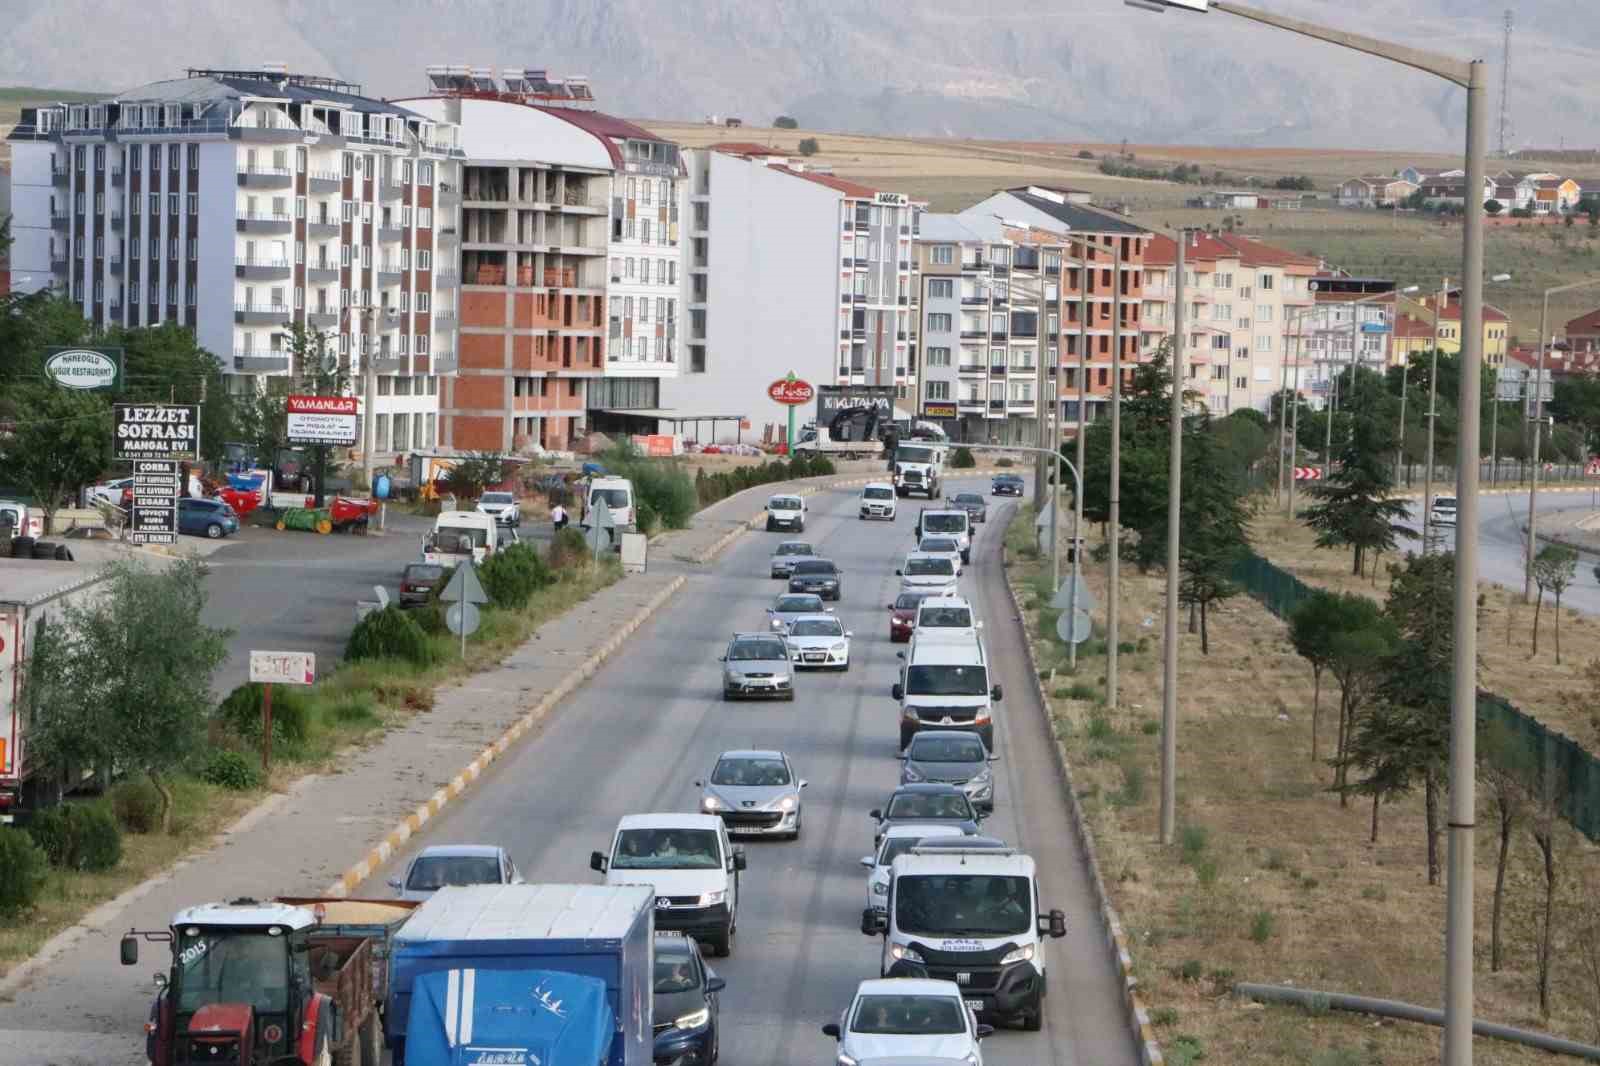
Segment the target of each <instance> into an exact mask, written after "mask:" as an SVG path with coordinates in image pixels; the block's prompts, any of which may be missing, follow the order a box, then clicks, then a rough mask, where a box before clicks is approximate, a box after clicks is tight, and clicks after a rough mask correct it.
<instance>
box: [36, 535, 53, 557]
mask: <svg viewBox="0 0 1600 1066" xmlns="http://www.w3.org/2000/svg"><path fill="white" fill-rule="evenodd" d="M33 557H34V558H35V559H54V558H55V557H56V545H55V542H54V541H49V540H35V541H34V542H33Z"/></svg>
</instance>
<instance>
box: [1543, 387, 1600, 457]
mask: <svg viewBox="0 0 1600 1066" xmlns="http://www.w3.org/2000/svg"><path fill="white" fill-rule="evenodd" d="M1545 409H1546V410H1547V411H1549V412H1550V416H1551V417H1552V418H1554V419H1555V420H1556V421H1557V422H1559V423H1561V424H1563V425H1568V426H1573V427H1575V428H1577V429H1579V430H1580V431H1581V432H1582V433H1583V435H1584V440H1585V441H1586V442H1587V443H1588V445H1589V447H1590V449H1591V450H1594V449H1595V447H1596V445H1597V444H1600V378H1597V377H1595V376H1593V375H1591V374H1566V375H1563V376H1562V377H1561V378H1560V379H1558V380H1557V381H1556V384H1555V390H1554V394H1553V395H1552V396H1551V398H1550V402H1549V404H1547V405H1546V408H1545Z"/></svg>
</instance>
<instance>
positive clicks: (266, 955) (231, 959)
mask: <svg viewBox="0 0 1600 1066" xmlns="http://www.w3.org/2000/svg"><path fill="white" fill-rule="evenodd" d="M175 946H176V949H177V957H178V988H177V993H178V994H177V1010H178V1011H179V1012H180V1013H189V1012H192V1011H196V1010H199V1009H200V1008H201V1007H204V1006H207V1005H208V1004H212V1003H248V1004H250V1005H251V1006H252V1007H254V1008H255V1010H256V1013H257V1014H282V1013H284V1012H285V1011H287V1010H288V1009H289V944H288V938H287V937H283V936H263V935H262V934H261V933H259V932H252V933H232V934H230V933H227V932H223V931H221V930H216V929H183V930H180V931H179V934H178V943H177V944H176V945H175Z"/></svg>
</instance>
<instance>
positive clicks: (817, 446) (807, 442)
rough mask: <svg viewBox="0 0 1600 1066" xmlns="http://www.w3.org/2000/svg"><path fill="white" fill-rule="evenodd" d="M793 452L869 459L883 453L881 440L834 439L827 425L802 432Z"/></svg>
mask: <svg viewBox="0 0 1600 1066" xmlns="http://www.w3.org/2000/svg"><path fill="white" fill-rule="evenodd" d="M794 450H795V452H796V453H797V454H798V453H802V452H803V453H806V454H817V453H821V454H822V455H845V456H859V457H861V458H868V459H870V458H871V457H872V456H874V455H882V454H883V442H882V441H880V440H871V439H869V440H834V439H833V436H832V434H831V433H830V432H829V431H828V427H827V426H823V427H822V428H821V429H818V430H816V431H815V432H814V433H810V434H803V435H802V436H801V437H800V439H799V440H798V441H796V442H795V446H794Z"/></svg>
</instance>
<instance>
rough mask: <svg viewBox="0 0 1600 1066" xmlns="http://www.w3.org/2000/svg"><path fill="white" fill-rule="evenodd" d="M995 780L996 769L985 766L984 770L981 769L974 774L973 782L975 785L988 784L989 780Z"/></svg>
mask: <svg viewBox="0 0 1600 1066" xmlns="http://www.w3.org/2000/svg"><path fill="white" fill-rule="evenodd" d="M993 780H994V771H993V770H991V769H990V768H989V767H987V766H985V767H984V768H983V769H982V770H979V771H978V772H977V773H975V774H973V775H972V783H973V784H974V785H987V784H988V783H989V782H991V781H993Z"/></svg>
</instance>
